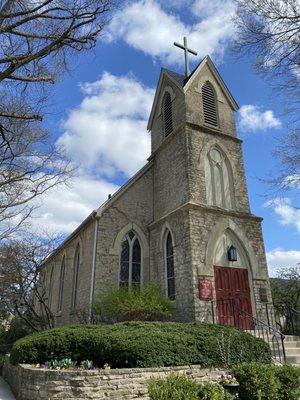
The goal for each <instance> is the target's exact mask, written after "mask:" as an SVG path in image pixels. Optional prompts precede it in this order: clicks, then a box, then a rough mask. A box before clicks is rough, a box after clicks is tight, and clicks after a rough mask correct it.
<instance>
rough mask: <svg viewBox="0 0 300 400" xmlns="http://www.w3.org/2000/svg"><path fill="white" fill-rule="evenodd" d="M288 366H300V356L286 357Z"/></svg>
mask: <svg viewBox="0 0 300 400" xmlns="http://www.w3.org/2000/svg"><path fill="white" fill-rule="evenodd" d="M286 362H287V364H300V356H288V355H287V356H286Z"/></svg>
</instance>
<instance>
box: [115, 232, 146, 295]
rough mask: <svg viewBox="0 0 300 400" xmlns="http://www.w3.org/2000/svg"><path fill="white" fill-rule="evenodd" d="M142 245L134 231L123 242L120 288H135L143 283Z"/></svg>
mask: <svg viewBox="0 0 300 400" xmlns="http://www.w3.org/2000/svg"><path fill="white" fill-rule="evenodd" d="M141 255H142V252H141V245H140V242H139V239H138V238H137V236H136V234H135V232H134V231H130V232H129V233H128V234H127V235H126V236H125V237H124V238H123V240H122V243H121V252H120V276H119V282H120V287H128V286H135V287H139V285H140V283H141V259H142V257H141Z"/></svg>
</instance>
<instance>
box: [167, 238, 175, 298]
mask: <svg viewBox="0 0 300 400" xmlns="http://www.w3.org/2000/svg"><path fill="white" fill-rule="evenodd" d="M165 246H166V248H165V255H166V279H167V295H168V297H169V299H171V300H174V299H175V273H174V249H173V240H172V235H171V232H170V231H168V233H167V235H166V244H165Z"/></svg>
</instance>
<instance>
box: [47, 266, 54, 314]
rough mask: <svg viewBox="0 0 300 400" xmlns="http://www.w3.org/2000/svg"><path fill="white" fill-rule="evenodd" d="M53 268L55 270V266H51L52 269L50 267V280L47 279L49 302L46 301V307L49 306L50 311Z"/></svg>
mask: <svg viewBox="0 0 300 400" xmlns="http://www.w3.org/2000/svg"><path fill="white" fill-rule="evenodd" d="M54 268H55V264H53V265H52V267H51V271H50V279H49V301H48V306H49V308H50V309H51V304H52V292H53V276H54Z"/></svg>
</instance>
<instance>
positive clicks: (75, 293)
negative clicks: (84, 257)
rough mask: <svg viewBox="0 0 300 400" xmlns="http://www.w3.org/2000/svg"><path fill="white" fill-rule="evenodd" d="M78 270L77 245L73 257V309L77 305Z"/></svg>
mask: <svg viewBox="0 0 300 400" xmlns="http://www.w3.org/2000/svg"><path fill="white" fill-rule="evenodd" d="M79 268H80V248H79V245H78V246H77V248H76V251H75V257H74V277H73V298H72V306H73V307H76V304H77V292H78V278H79Z"/></svg>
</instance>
